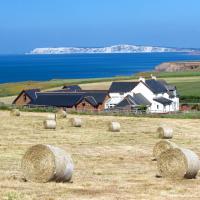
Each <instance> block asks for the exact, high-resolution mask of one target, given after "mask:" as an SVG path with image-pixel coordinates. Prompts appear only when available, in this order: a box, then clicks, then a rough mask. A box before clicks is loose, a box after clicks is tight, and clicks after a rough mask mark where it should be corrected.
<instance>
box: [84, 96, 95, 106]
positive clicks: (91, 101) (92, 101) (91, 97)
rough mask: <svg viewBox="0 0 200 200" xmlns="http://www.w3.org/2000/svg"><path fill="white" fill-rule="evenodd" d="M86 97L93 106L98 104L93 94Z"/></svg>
mask: <svg viewBox="0 0 200 200" xmlns="http://www.w3.org/2000/svg"><path fill="white" fill-rule="evenodd" d="M84 99H85V100H86V101H87V102H88V103H89V104H91V105H93V106H98V103H97V101H96V100H95V98H94V97H93V96H86V97H84Z"/></svg>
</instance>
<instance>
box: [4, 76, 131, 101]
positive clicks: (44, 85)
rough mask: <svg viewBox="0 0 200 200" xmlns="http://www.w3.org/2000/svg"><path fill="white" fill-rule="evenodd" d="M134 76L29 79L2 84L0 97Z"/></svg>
mask: <svg viewBox="0 0 200 200" xmlns="http://www.w3.org/2000/svg"><path fill="white" fill-rule="evenodd" d="M132 78H133V76H127V77H126V76H124V77H113V78H94V79H59V80H50V81H27V82H17V83H5V84H0V97H6V96H13V95H17V94H19V92H20V91H22V90H23V89H30V88H40V89H42V90H46V89H50V88H55V87H61V86H63V85H71V84H86V83H101V82H109V81H114V80H130V79H132Z"/></svg>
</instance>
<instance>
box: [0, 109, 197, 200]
mask: <svg viewBox="0 0 200 200" xmlns="http://www.w3.org/2000/svg"><path fill="white" fill-rule="evenodd" d="M46 115H47V114H45V113H22V116H21V117H17V118H16V117H10V114H9V112H3V111H0V118H1V120H0V134H1V136H0V199H9V200H13V199H17V200H29V199H31V200H32V199H34V200H65V199H72V200H78V199H81V200H86V199H93V200H94V199H95V200H105V199H108V200H116V199H118V200H127V199H148V200H149V199H160V200H166V199H170V200H171V199H176V200H177V199H181V200H182V199H199V198H200V177H198V178H197V179H192V180H179V181H172V180H167V179H163V178H156V177H155V175H156V174H157V168H156V162H153V161H152V160H151V159H152V149H153V146H154V144H155V143H156V142H157V141H159V139H158V138H157V134H156V129H157V127H158V126H159V125H160V124H162V123H165V124H168V125H169V126H172V127H173V128H174V139H173V141H174V142H175V143H177V144H179V145H180V146H182V147H186V148H190V149H192V150H193V151H194V152H196V153H197V154H198V155H199V156H200V135H199V132H200V120H178V119H177V120H174V119H149V118H130V117H110V116H108V117H105V116H81V118H82V119H83V120H84V122H85V123H84V126H83V128H74V127H71V126H70V124H69V118H71V117H74V115H73V116H72V115H71V116H68V119H60V120H59V121H58V127H57V130H56V131H53V130H45V129H43V124H42V122H43V120H44V119H45V118H46ZM116 120H117V121H118V122H119V123H120V124H121V126H122V128H121V132H120V133H112V132H109V131H108V122H109V121H116ZM41 143H42V144H51V145H55V146H58V147H61V148H63V149H64V150H66V151H67V152H70V153H71V155H72V158H73V160H74V163H75V172H74V176H73V183H54V182H51V183H45V184H38V183H31V182H24V181H23V176H22V174H21V170H20V162H21V158H22V156H23V154H24V153H25V151H26V150H27V149H28V148H29V147H30V146H32V145H35V144H41Z"/></svg>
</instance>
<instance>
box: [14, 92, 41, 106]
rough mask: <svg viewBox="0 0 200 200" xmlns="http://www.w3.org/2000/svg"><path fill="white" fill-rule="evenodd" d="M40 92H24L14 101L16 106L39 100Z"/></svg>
mask: <svg viewBox="0 0 200 200" xmlns="http://www.w3.org/2000/svg"><path fill="white" fill-rule="evenodd" d="M37 92H40V90H39V89H30V90H23V91H22V92H21V93H20V94H19V95H18V96H17V98H16V99H15V100H14V101H13V104H15V105H27V104H29V103H30V102H32V101H35V99H36V98H37V96H36V93H37Z"/></svg>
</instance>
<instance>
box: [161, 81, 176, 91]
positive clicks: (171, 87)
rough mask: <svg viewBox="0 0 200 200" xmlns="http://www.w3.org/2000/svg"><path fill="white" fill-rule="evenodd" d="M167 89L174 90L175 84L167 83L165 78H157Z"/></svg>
mask: <svg viewBox="0 0 200 200" xmlns="http://www.w3.org/2000/svg"><path fill="white" fill-rule="evenodd" d="M158 82H160V83H161V84H162V85H163V86H164V87H165V88H166V89H167V90H169V91H174V90H176V86H174V85H169V84H168V83H167V82H166V81H165V80H158Z"/></svg>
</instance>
